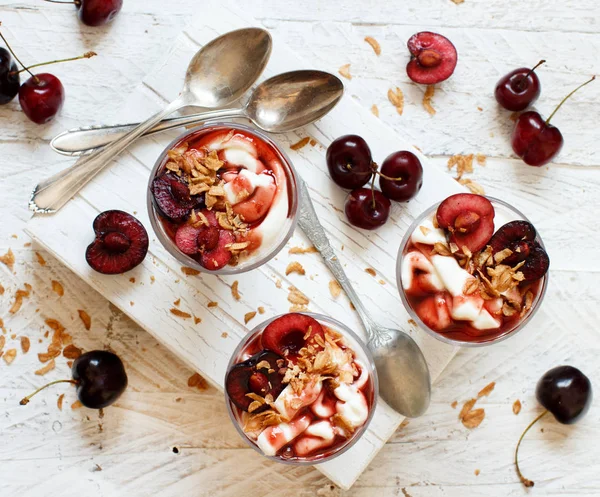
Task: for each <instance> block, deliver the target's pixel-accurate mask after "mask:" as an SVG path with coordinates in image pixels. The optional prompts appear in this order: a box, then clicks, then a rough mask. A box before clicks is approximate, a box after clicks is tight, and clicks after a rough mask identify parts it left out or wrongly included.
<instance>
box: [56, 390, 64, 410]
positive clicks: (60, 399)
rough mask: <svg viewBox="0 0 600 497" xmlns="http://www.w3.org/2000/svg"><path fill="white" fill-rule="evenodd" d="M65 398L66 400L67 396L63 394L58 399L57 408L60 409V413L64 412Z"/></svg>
mask: <svg viewBox="0 0 600 497" xmlns="http://www.w3.org/2000/svg"><path fill="white" fill-rule="evenodd" d="M64 398H65V394H64V393H61V394H60V395H59V396H58V399H56V407H58V410H59V411H62V406H63V400H64Z"/></svg>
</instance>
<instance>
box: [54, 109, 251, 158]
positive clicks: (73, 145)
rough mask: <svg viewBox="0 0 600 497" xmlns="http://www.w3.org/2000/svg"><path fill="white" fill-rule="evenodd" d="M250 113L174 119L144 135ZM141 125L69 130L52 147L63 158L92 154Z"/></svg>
mask: <svg viewBox="0 0 600 497" xmlns="http://www.w3.org/2000/svg"><path fill="white" fill-rule="evenodd" d="M245 115H246V114H245V113H243V111H242V110H241V109H223V110H217V111H208V112H200V113H196V114H190V115H188V116H179V117H171V118H169V119H163V120H162V121H160V122H159V123H158V124H156V125H154V126H153V127H152V128H150V129H148V130H147V131H146V132H144V133H143V135H144V136H147V135H152V134H154V133H159V132H161V131H166V130H168V129H173V128H178V127H180V126H187V125H190V124H202V123H203V122H204V121H206V120H208V119H220V118H231V117H244V116H245ZM138 125H139V123H130V124H113V125H110V124H100V125H95V126H83V127H81V128H74V129H70V130H68V131H63V132H62V133H61V134H59V135H57V136H55V137H54V138H53V139H52V141H51V142H50V146H51V147H52V149H53V150H54V151H55V152H58V153H59V154H62V155H69V156H72V157H77V156H81V155H87V154H90V153H92V152H93V151H94V150H95V149H98V148H102V147H105V146H107V145H109V144H111V143H113V142H114V141H116V140H118V139H120V138H122V137H123V136H125V135H126V134H127V133H128V132H130V131H131V130H132V129H133V128H135V127H136V126H138Z"/></svg>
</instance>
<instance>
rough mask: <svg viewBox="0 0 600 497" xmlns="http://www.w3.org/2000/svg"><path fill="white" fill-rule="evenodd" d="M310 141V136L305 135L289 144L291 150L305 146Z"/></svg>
mask: <svg viewBox="0 0 600 497" xmlns="http://www.w3.org/2000/svg"><path fill="white" fill-rule="evenodd" d="M309 143H310V136H305V137H304V138H302V139H301V140H300V141H298V142H296V143H294V144H292V145H290V148H291V149H292V150H300V149H301V148H304V147H306V145H308V144H309Z"/></svg>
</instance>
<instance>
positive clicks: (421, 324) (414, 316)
mask: <svg viewBox="0 0 600 497" xmlns="http://www.w3.org/2000/svg"><path fill="white" fill-rule="evenodd" d="M483 196H484V197H485V198H487V199H488V200H489V201H490V202H492V203H497V204H499V205H501V206H502V207H504V208H506V209H508V210H509V211H511V212H513V213H515V214H516V215H517V216H519V217H520V218H521V220H523V221H527V222H529V223H531V221H530V220H529V218H528V217H527V216H526V215H525V214H523V213H522V212H521V211H520V210H519V209H517V208H516V207H514V206H512V205H511V204H509V203H508V202H505V201H504V200H500V199H499V198H496V197H490V196H488V195H483ZM442 202H443V200H441V201H439V202H437V203H435V204H433V205H432V206H430V207H428V208H427V209H425V211H423V212H422V213H421V215H420V216H419V217H417V218H415V220H414V221H413V222H412V223H411V225H410V226H409V227H408V229H407V231H406V233H404V236H403V237H402V241H401V242H400V248H399V250H398V256H397V258H396V285H397V286H398V293H399V294H400V299H401V300H402V303H403V304H404V307H405V308H406V310H407V312H408V313H409V314H410V317H411V318H412V319H414V320H415V321H416V323H417V324H418V325H419V328H420V329H422V330H424V331H425V332H426V333H427V334H429V335H431V336H433V337H434V338H436V339H437V340H440V341H442V342H444V343H447V344H449V345H454V346H457V347H465V348H476V347H487V346H489V345H493V344H496V343H500V342H502V341H504V340H506V339H508V338H510V337H512V336H514V335H516V334H517V333H518V332H519V331H521V330H522V329H523V328H525V326H526V325H527V324H528V323H529V322H530V321H531V319H532V318H533V316H534V315H535V314H536V313H537V311H538V309H539V308H540V305H541V303H542V300H544V296H545V295H546V290H547V288H548V278H549V275H550V272H549V271H548V272H546V274H545V275H544V276H543V281H542V284H541V288H540V291H539V293H538V296H537V299H536V300H535V302H534V303H533V305H532V307H531V309H530V311H529V314H527V316H525V317H524V318H523V319H522V320H521V321H519V323H518V325H517V326H516V327H515V328H513V329H512V330H510V331H508V332H506V333H504V334H503V335H500V336H498V337H496V338H494V339H492V340H487V341H485V342H467V341H463V340H455V339H452V338H448V337H447V336H445V335H444V334H443V333H440V332H437V331H435V330H432V329H431V328H430V327H429V326H427V325H426V324H425V323H424V322H423V321H422V320H421V318H420V317H419V315H418V314H417V313H416V312H415V310H414V309H413V308H412V306H411V305H410V302H409V301H408V298H407V297H406V292H405V291H404V287H403V286H402V277H401V269H402V268H401V267H402V253H403V252H404V249H405V248H406V245H407V244H408V242H409V240H410V238H411V236H412V234H413V232H414V231H415V230H416V229H417V227H418V226H419V225H420V223H421V222H422V221H423V219H425V218H426V217H428V216H429V215H430V214H431V213H432V212H433V211H434V210H436V209H437V208H438V207H439V205H440V204H441V203H442ZM532 224H533V223H532ZM536 240H537V241H538V242H539V244H540V245H541V246H542V248H543V249H544V250H545V249H546V246H545V245H544V242H543V240H542V237H541V236H540V234H539V232H537V230H536Z"/></svg>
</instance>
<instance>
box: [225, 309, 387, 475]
mask: <svg viewBox="0 0 600 497" xmlns="http://www.w3.org/2000/svg"><path fill="white" fill-rule="evenodd" d="M287 314H290V313H289V312H286V313H283V314H278V315H277V316H273V317H271V318H269V319H267V320H265V321H263V322H261V323H259V324H258V325H256V326H255V327H254V328H253V329H252V330H250V331H249V332H248V333H247V334H246V335H245V336H244V337H243V338H242V339H241V340H240V342H239V343H238V345H237V347H236V348H235V350H234V351H233V352H232V354H231V357H230V358H229V362H228V364H227V371H226V372H225V378H227V374H228V373H229V371H230V370H231V368H232V367H233V366H235V365H236V364H237V363H238V362H237V361H236V358H237V357H238V356H239V354H240V352H241V351H242V350H243V349H244V347H245V346H246V345H247V344H248V342H249V341H250V340H251V339H252V338H254V336H255V335H257V334H258V333H259V332H261V331H263V330H264V329H265V328H266V327H267V326H268V325H269V324H270V323H271V322H273V321H274V320H276V319H278V318H280V317H282V316H285V315H287ZM297 314H304V315H306V316H310V317H312V318H314V319H316V320H317V321H319V322H320V323H321V322H322V323H325V325H326V326H329V325H330V324H331V325H332V328H335V330H336V331H340V332H341V333H342V334H347V335H349V336H350V337H351V338H352V339H353V340H354V341H355V342H356V343H357V344H358V346H359V347H360V348H361V350H362V352H363V354H364V356H365V357H366V359H367V363H368V367H369V374H370V377H371V381H372V383H373V403H372V404H371V406H370V408H369V415H368V417H367V420H366V421H365V423H364V424H363V425H362V426H361V427H360V428H358V429H357V430H356V431H355V432H354V434H353V435H352V438H351V439H350V441H349V442H348V443H346V445H343V446H342V447H341V448H340V449H338V450H336V451H335V452H334V453H333V454H330V455H328V456H326V457H322V458H319V459H316V460H286V459H284V458H282V457H279V456H267V455H266V454H264V453H263V452H262V451H261V450H260V448H259V447H258V445H256V444H255V443H254V442H253V441H252V440H250V438H248V436H247V435H246V434H245V433H244V430H242V428H241V426H240V423H239V421H238V419H237V417H236V414H235V412H234V406H233V402H232V401H231V400H230V399H229V395H228V394H227V389H225V391H224V396H225V404H226V405H227V413H228V414H229V418H230V419H231V422H232V423H233V425H234V426H235V429H236V430H237V432H238V433H239V434H240V436H241V437H242V438H243V439H244V440H245V441H246V443H247V444H248V445H249V446H250V447H252V448H253V449H254V450H255V451H256V452H258V453H259V454H260V455H261V456H262V457H265V458H267V459H269V460H271V461H276V462H278V463H281V464H287V465H290V466H314V465H316V464H322V463H324V462H328V461H331V460H332V459H334V458H336V457H338V456H341V455H342V454H343V453H344V452H346V451H348V450H349V449H350V448H352V447H353V446H354V444H355V443H356V442H358V440H360V439H361V438H362V436H363V435H364V434H365V432H366V431H367V428H368V427H369V424H370V423H371V420H372V419H373V416H374V415H375V409H376V407H377V402H378V398H379V378H378V376H377V368H376V367H375V359H374V358H373V355H372V354H371V351H370V350H369V348H368V347H367V345H366V344H365V343H364V341H363V340H362V338H361V337H359V336H358V335H357V334H356V333H355V332H354V331H352V330H351V329H350V328H349V327H348V326H346V325H345V324H344V323H342V322H340V321H338V320H337V319H335V318H332V317H330V316H326V315H325V314H319V313H315V312H299V313H297ZM223 383H225V381H224V382H223Z"/></svg>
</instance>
